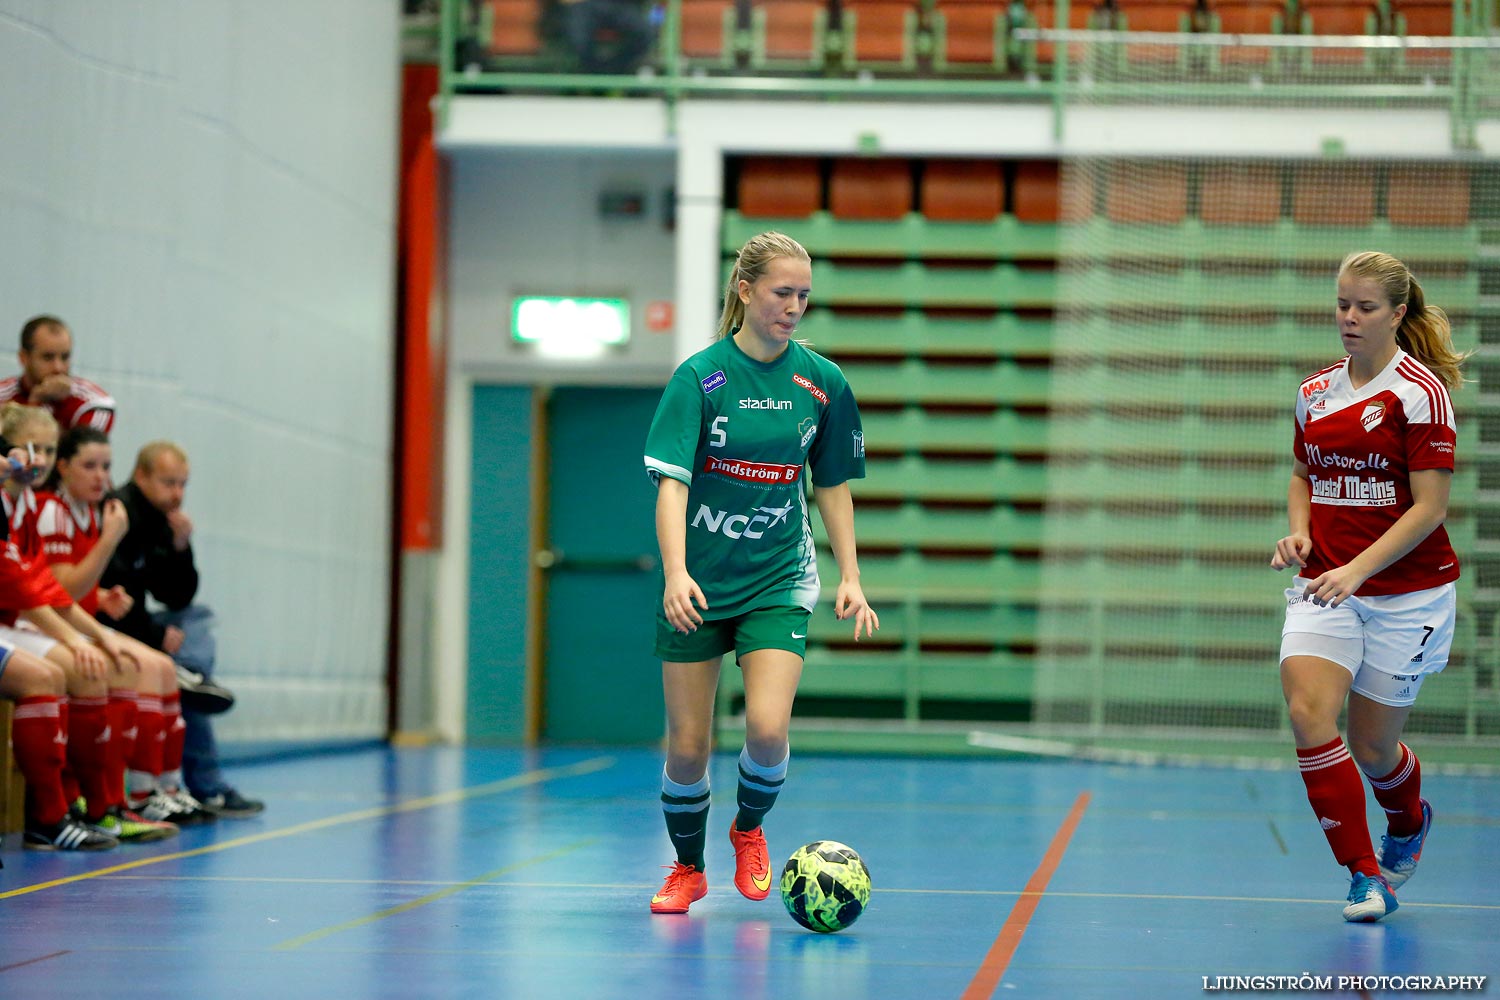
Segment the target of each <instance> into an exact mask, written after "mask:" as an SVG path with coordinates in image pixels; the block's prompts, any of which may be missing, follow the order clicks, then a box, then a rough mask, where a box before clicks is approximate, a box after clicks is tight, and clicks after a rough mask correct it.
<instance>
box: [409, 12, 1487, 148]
mask: <svg viewBox="0 0 1500 1000" xmlns="http://www.w3.org/2000/svg"><path fill="white" fill-rule="evenodd" d="M544 2H546V0H544ZM1068 6H1069V4H1068V0H1060V2H1059V3H1058V4H1057V7H1056V23H1059V24H1066V23H1068V17H1069V14H1068ZM641 10H642V11H649V12H650V13H651V18H652V21H654V22H656V27H657V35H656V40H655V44H654V46H653V50H652V52H651V53H650V54H649V55H648V56H647V57H646V58H644V59H643V60H642V62H641V63H640V65H639V67H638V68H637V69H636V70H635V71H634V72H629V73H586V72H578V71H577V70H576V69H575V68H573V67H572V66H570V65H569V63H570V60H569V59H568V54H567V53H566V52H564V51H561V50H560V49H559V48H558V46H557V44H556V43H555V40H551V39H543V44H542V47H541V49H539V51H538V52H537V53H536V54H535V55H533V56H528V57H522V58H517V57H507V56H496V55H493V54H491V53H490V51H489V48H488V45H487V41H486V39H485V38H483V37H481V36H482V34H483V31H484V29H485V28H486V27H487V26H488V18H489V16H490V14H489V7H488V5H487V4H486V3H485V2H484V0H443V6H442V13H441V17H440V20H439V25H438V53H439V59H440V64H441V68H442V80H443V96H444V98H445V99H446V98H447V97H449V96H451V95H453V94H474V93H517V92H521V93H533V94H537V93H542V94H592V93H610V94H631V95H637V96H658V97H661V98H662V99H664V100H665V101H667V102H668V104H669V106H670V105H672V104H675V102H676V101H678V100H679V99H681V98H684V97H733V96H746V95H757V96H786V97H801V98H811V99H820V98H821V99H839V98H860V99H869V100H934V101H948V102H989V101H1008V102H1026V103H1050V104H1051V105H1052V106H1053V108H1054V109H1055V112H1056V118H1057V123H1056V124H1057V129H1058V131H1059V133H1060V132H1061V129H1062V127H1063V118H1064V109H1065V108H1066V106H1067V105H1068V102H1069V100H1070V98H1072V97H1076V96H1077V93H1078V90H1079V88H1087V90H1088V94H1087V99H1088V100H1089V101H1091V102H1098V101H1100V100H1101V99H1107V98H1114V99H1120V100H1125V99H1131V98H1135V99H1146V98H1151V99H1154V100H1156V101H1163V100H1172V101H1178V102H1181V101H1184V100H1186V101H1189V102H1192V103H1199V104H1201V103H1216V104H1231V105H1232V104H1253V105H1271V106H1276V105H1279V104H1283V103H1287V102H1297V101H1316V102H1319V103H1324V102H1330V101H1343V102H1351V103H1366V102H1371V101H1374V102H1378V103H1379V104H1381V105H1383V106H1416V107H1430V108H1433V109H1434V110H1438V109H1444V110H1447V111H1449V113H1450V115H1451V117H1452V120H1453V132H1454V141H1455V145H1456V146H1457V147H1458V148H1469V147H1472V145H1473V142H1474V135H1475V125H1476V123H1477V122H1478V121H1480V120H1483V119H1486V118H1489V119H1494V118H1500V26H1497V24H1496V14H1495V12H1494V10H1492V9H1491V6H1490V4H1489V3H1488V2H1486V0H1475V2H1473V3H1472V5H1471V3H1470V0H1455V2H1454V15H1453V24H1454V35H1453V36H1449V37H1428V36H1401V35H1394V34H1390V35H1368V36H1343V35H1338V36H1328V35H1301V34H1253V35H1252V34H1233V33H1208V32H1201V31H1192V32H1146V31H1116V30H1083V29H1079V30H1055V29H1045V28H1039V27H1036V26H1035V25H1034V24H1030V23H1028V21H1026V20H1024V19H1022V20H1017V21H1015V22H1014V23H1003V24H1002V28H1001V31H1002V33H1003V35H1004V37H1003V38H997V41H996V45H997V46H1000V47H1001V48H1000V49H997V54H996V62H995V64H994V65H991V66H975V67H969V68H967V69H966V70H964V71H963V72H955V68H954V67H952V66H951V65H950V66H948V67H947V68H946V69H938V68H936V65H935V62H934V60H933V59H932V52H933V45H934V44H935V42H934V40H933V38H932V36H931V35H930V34H924V33H922V32H919V33H918V35H917V37H916V42H917V43H918V44H917V47H918V49H919V51H920V52H922V57H921V60H920V61H919V62H916V63H915V64H914V65H913V66H912V67H908V68H893V67H891V66H889V65H881V64H871V65H862V64H861V63H859V62H858V61H855V60H853V59H852V58H850V54H849V51H848V50H849V45H848V43H847V41H846V40H843V35H842V32H841V30H839V28H838V27H837V26H835V27H834V28H831V29H830V30H829V31H828V33H827V34H828V50H827V54H828V58H827V59H823V58H822V57H821V56H820V58H819V59H818V60H816V61H815V62H816V65H814V64H813V62H811V61H810V62H809V64H808V65H807V66H805V67H802V68H801V69H800V70H799V69H798V68H797V67H795V66H794V65H790V64H788V63H782V64H780V65H778V66H777V67H776V68H775V69H767V68H765V67H750V66H747V65H744V64H743V61H744V60H743V58H742V59H741V60H740V62H741V64H740V65H723V64H722V63H723V62H725V60H720V61H719V63H718V64H715V65H706V64H705V62H704V61H701V60H693V59H689V58H687V57H685V56H684V54H683V52H682V46H681V45H680V44H679V39H680V37H681V16H682V12H681V0H663V2H662V3H661V4H660V5H659V6H657V7H652V8H646V7H642V8H641ZM1017 10H1019V8H1017ZM747 30H748V29H741V33H744V31H747ZM924 30H925V29H924ZM1043 43H1051V44H1052V47H1053V49H1054V57H1053V59H1052V61H1051V62H1050V64H1048V63H1040V62H1038V60H1037V59H1036V55H1035V54H1036V51H1037V46H1038V45H1039V44H1043ZM1147 48H1149V49H1173V50H1177V51H1178V52H1180V58H1178V59H1177V61H1176V63H1177V64H1176V66H1175V68H1173V67H1167V68H1166V69H1165V70H1164V69H1163V67H1162V66H1161V65H1160V64H1159V63H1160V61H1159V60H1151V61H1148V62H1147V63H1146V64H1145V65H1136V64H1134V63H1133V62H1132V61H1131V60H1130V59H1129V58H1128V57H1127V56H1126V53H1127V52H1138V51H1141V50H1142V49H1147ZM1076 49H1082V50H1083V51H1084V52H1085V57H1084V58H1082V59H1077V58H1073V57H1072V56H1071V55H1070V50H1076ZM1235 50H1238V51H1239V52H1241V53H1244V52H1250V51H1255V50H1259V51H1262V52H1269V53H1271V56H1270V58H1269V59H1267V60H1265V61H1264V63H1263V64H1262V63H1258V62H1256V61H1255V60H1243V59H1234V60H1230V59H1226V58H1224V56H1225V55H1226V54H1227V53H1231V52H1233V51H1235ZM1335 50H1345V51H1352V52H1354V53H1357V54H1359V55H1360V57H1361V60H1362V63H1361V65H1360V66H1357V67H1353V68H1351V67H1349V66H1347V65H1345V66H1339V67H1334V68H1326V67H1318V66H1316V65H1315V63H1316V60H1317V53H1320V52H1332V51H1335ZM1437 52H1446V53H1448V57H1447V58H1446V59H1443V60H1441V61H1439V62H1434V61H1431V60H1430V59H1429V60H1428V61H1425V62H1422V63H1421V64H1420V65H1417V64H1413V65H1408V62H1409V60H1408V58H1407V57H1409V56H1412V55H1414V54H1419V55H1427V56H1430V55H1431V54H1433V53H1437ZM1411 62H1413V63H1415V60H1411ZM1231 63H1233V64H1234V65H1232V66H1231V65H1230V64H1231Z"/></svg>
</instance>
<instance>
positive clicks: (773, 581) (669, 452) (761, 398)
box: [646, 337, 865, 618]
mask: <svg viewBox="0 0 1500 1000" xmlns="http://www.w3.org/2000/svg"><path fill="white" fill-rule="evenodd" d="M804 467H810V468H811V470H812V482H813V486H815V487H819V486H837V485H839V484H840V483H844V482H848V481H849V480H850V479H861V478H863V477H864V474H865V439H864V432H863V430H862V429H861V427H860V422H859V408H858V407H857V406H856V405H855V402H854V394H853V393H852V392H850V391H849V383H848V382H847V381H845V379H844V373H843V372H841V371H839V367H838V365H836V364H834V363H833V362H832V361H829V360H828V359H827V358H824V357H822V356H821V355H819V354H816V353H814V352H813V351H811V350H809V349H808V348H806V347H804V346H803V345H801V344H799V343H796V342H795V341H793V342H792V343H790V344H788V345H787V349H786V350H785V351H783V352H782V354H781V356H780V357H779V358H777V359H776V360H775V361H770V362H761V361H756V360H755V359H753V358H751V357H750V356H748V355H747V354H745V352H744V351H742V350H740V348H739V346H738V345H737V344H735V342H734V338H733V337H725V338H724V339H723V340H721V341H718V342H717V343H715V344H714V345H713V346H712V347H709V348H707V349H706V350H703V351H699V352H698V353H697V354H695V355H693V356H692V357H691V358H688V359H687V360H686V361H684V362H683V363H682V365H681V366H679V367H678V369H677V371H676V372H674V373H673V374H672V379H671V381H669V382H668V383H667V388H666V390H665V391H664V392H663V393H662V397H661V403H660V405H658V406H657V408H656V417H655V418H654V419H653V420H652V421H651V431H650V433H649V434H648V435H647V436H646V474H647V475H648V476H650V477H651V480H652V482H657V481H659V480H660V478H661V477H662V476H668V477H670V478H672V479H676V480H678V481H679V482H682V483H686V484H687V487H688V509H687V521H688V524H687V569H688V572H689V573H690V574H691V575H692V577H693V579H694V580H695V581H696V582H697V584H698V586H699V587H700V588H702V590H703V594H704V596H705V597H706V598H707V599H708V610H707V611H706V612H705V613H704V618H729V617H732V616H734V615H738V614H742V613H744V612H746V611H752V610H754V609H756V608H766V607H776V606H784V605H794V606H797V607H802V608H806V609H807V610H809V611H811V610H812V608H813V605H814V604H815V603H816V602H817V599H818V559H817V551H816V549H815V547H814V545H813V537H812V527H811V525H809V524H808V520H807V491H806V484H805V483H804V482H803V481H802V475H803V469H804Z"/></svg>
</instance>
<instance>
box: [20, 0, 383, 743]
mask: <svg viewBox="0 0 1500 1000" xmlns="http://www.w3.org/2000/svg"><path fill="white" fill-rule="evenodd" d="M398 8H399V4H396V3H371V2H369V0H317V2H316V3H311V4H309V3H306V2H298V0H257V2H255V3H245V2H240V0H139V2H132V3H128V4H127V3H119V2H117V0H0V94H4V95H5V96H4V99H3V100H0V220H3V223H0V224H3V227H4V229H3V232H4V238H3V240H0V340H3V339H5V338H11V340H9V341H7V342H13V338H14V337H15V336H16V332H18V331H19V329H20V326H21V323H22V322H23V321H24V320H25V319H26V318H27V317H28V316H30V315H32V314H35V313H38V312H54V313H57V314H59V315H61V316H62V317H63V318H65V319H66V320H67V321H68V323H69V324H70V325H71V326H72V328H73V331H74V337H75V345H74V371H75V372H77V373H79V374H82V375H85V376H87V377H89V378H93V379H95V380H96V381H98V382H100V383H101V384H103V385H104V386H105V387H106V388H107V389H109V390H110V391H111V392H112V393H113V394H114V395H115V397H116V398H117V400H118V403H119V416H118V419H117V422H116V427H115V464H116V469H117V478H120V477H123V476H125V475H128V469H129V466H130V463H131V461H132V459H133V456H134V454H135V451H136V449H137V448H138V447H139V445H141V444H142V443H144V442H145V441H147V440H149V439H152V438H156V437H170V438H173V439H176V440H178V441H179V442H181V443H182V444H183V445H184V446H185V447H186V448H187V449H188V451H189V454H190V456H191V458H192V484H191V486H190V487H189V490H188V507H189V509H190V512H191V513H192V515H193V517H194V519H195V521H196V524H197V532H196V534H195V539H194V541H195V547H196V549H197V552H198V560H199V564H200V568H201V570H202V574H203V585H202V588H201V590H200V598H201V599H202V600H203V601H204V602H206V603H208V604H210V605H212V606H213V607H214V608H215V609H216V610H217V611H218V613H219V616H220V621H221V628H220V634H219V640H220V657H219V664H220V671H221V673H222V675H223V677H224V679H225V680H226V682H227V683H229V684H230V685H231V686H232V687H233V688H234V689H235V690H236V692H237V693H238V695H239V697H240V703H239V705H238V706H237V707H236V709H235V711H234V712H232V713H230V714H229V715H227V716H225V717H224V718H223V720H222V722H221V723H220V725H219V732H220V734H221V736H222V737H224V738H229V739H233V738H254V739H267V738H316V739H325V738H336V737H352V736H374V735H379V734H381V733H383V731H384V718H385V707H384V699H385V692H384V681H383V676H384V670H385V663H386V643H385V630H386V620H387V601H388V596H387V590H388V576H389V573H388V562H389V558H388V549H389V544H390V543H389V537H390V529H389V520H390V493H391V483H392V476H391V473H390V469H389V465H390V462H389V453H390V439H391V430H390V428H391V406H392V392H391V369H392V363H393V362H392V358H393V350H394V348H393V294H394V293H393V276H394V265H393V247H394V218H395V202H396V196H395V187H394V184H395V162H396V148H395V143H396V123H397V118H398V111H397V95H398V86H399V64H398ZM8 331H9V332H8ZM0 354H5V355H6V356H8V348H0ZM7 368H8V364H7V365H0V371H3V370H6V369H7Z"/></svg>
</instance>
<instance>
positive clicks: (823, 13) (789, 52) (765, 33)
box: [750, 0, 828, 66]
mask: <svg viewBox="0 0 1500 1000" xmlns="http://www.w3.org/2000/svg"><path fill="white" fill-rule="evenodd" d="M750 23H751V31H752V35H753V40H752V53H751V60H752V61H753V62H755V63H757V64H765V63H769V62H783V63H787V62H790V63H797V64H799V65H806V66H821V65H823V45H824V38H825V33H826V31H827V28H828V7H827V5H826V4H825V3H824V2H823V0H754V6H753V7H752V8H751V12H750Z"/></svg>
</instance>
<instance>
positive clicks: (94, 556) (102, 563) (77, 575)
mask: <svg viewBox="0 0 1500 1000" xmlns="http://www.w3.org/2000/svg"><path fill="white" fill-rule="evenodd" d="M114 552H115V546H113V545H110V544H109V543H108V542H107V541H105V540H104V539H102V538H101V539H100V540H99V543H98V544H97V545H95V546H94V547H93V548H92V549H90V550H89V552H88V554H87V555H85V556H84V557H83V558H82V559H80V560H78V561H77V562H76V563H65V562H54V563H51V564H50V565H51V569H52V575H53V576H55V577H57V582H58V583H60V584H62V589H63V590H66V591H67V592H68V594H69V596H71V597H72V598H73V600H75V601H81V600H83V597H84V595H85V594H87V593H88V592H89V591H91V590H93V589H94V588H96V587H98V586H99V578H100V577H101V576H103V575H104V568H105V567H106V566H108V565H109V557H110V556H112V555H114Z"/></svg>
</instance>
